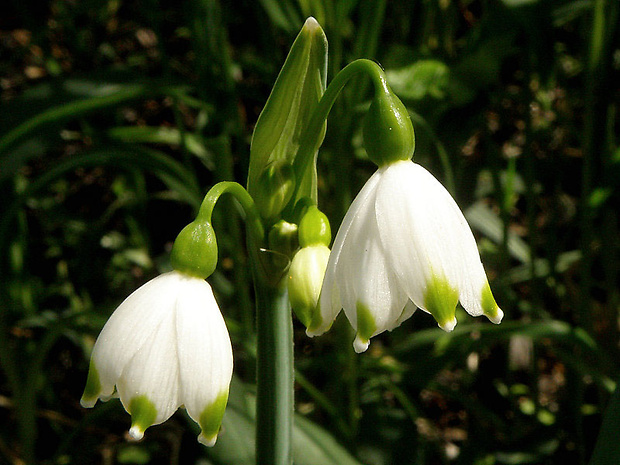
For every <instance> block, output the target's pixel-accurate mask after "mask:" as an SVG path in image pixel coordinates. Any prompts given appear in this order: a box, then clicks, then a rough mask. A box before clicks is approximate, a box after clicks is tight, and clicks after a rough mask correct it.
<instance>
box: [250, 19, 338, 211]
mask: <svg viewBox="0 0 620 465" xmlns="http://www.w3.org/2000/svg"><path fill="white" fill-rule="evenodd" d="M326 82H327V38H326V37H325V33H324V32H323V29H321V26H320V25H319V24H318V23H317V22H316V20H315V19H314V18H309V19H308V20H307V21H306V23H305V24H304V26H303V28H302V29H301V32H300V33H299V35H298V36H297V38H296V39H295V42H294V43H293V46H292V47H291V50H290V52H289V54H288V57H287V58H286V61H285V63H284V66H283V67H282V69H281V71H280V74H279V75H278V78H277V80H276V83H275V85H274V87H273V90H272V91H271V95H270V96H269V99H268V100H267V103H266V104H265V107H264V108H263V111H262V112H261V114H260V116H259V118H258V121H257V123H256V127H255V129H254V134H253V135H252V145H251V148H250V168H249V173H248V192H249V193H250V195H251V196H252V197H253V198H254V200H255V202H256V205H257V207H258V209H259V211H260V212H261V214H263V215H264V214H265V213H267V214H268V215H269V216H268V217H265V218H273V217H275V216H276V215H277V214H278V213H279V212H278V211H277V210H278V208H281V209H283V208H285V207H286V205H281V203H282V202H274V201H273V199H272V198H271V194H269V193H267V194H266V192H267V191H268V190H270V189H272V188H273V186H272V185H271V186H262V185H261V183H263V182H265V179H266V178H265V173H266V172H267V171H266V170H267V169H268V167H270V166H272V165H273V166H277V167H278V169H279V170H285V169H286V168H283V167H292V166H293V162H294V160H295V156H296V154H297V150H298V148H299V143H300V137H301V135H302V132H303V130H304V129H305V128H306V127H307V125H308V122H309V120H310V117H311V115H312V113H313V112H314V109H315V108H316V107H317V104H318V102H319V100H320V98H321V96H322V95H323V93H324V92H325V87H326ZM324 136H325V126H324V127H323V131H321V134H320V137H319V138H318V140H316V141H314V143H315V147H316V149H315V150H313V151H312V152H311V154H312V156H314V157H316V151H317V150H318V147H319V146H320V144H321V142H322V141H323V137H324ZM282 179H283V181H284V182H286V183H288V182H289V180H288V179H287V176H283V178H282ZM292 179H293V180H294V182H295V183H298V184H299V186H298V187H299V188H298V189H297V196H296V199H290V198H289V199H288V200H289V201H292V202H295V200H297V199H300V198H302V197H310V198H312V199H313V200H315V201H316V198H317V193H316V165H315V163H311V164H309V168H307V169H306V170H305V172H304V173H294V176H292ZM267 180H268V181H269V182H270V184H273V180H274V179H273V178H270V177H269V176H268V177H267ZM276 189H280V188H279V187H277V186H276ZM288 189H289V188H288V187H285V189H284V191H285V192H288ZM294 191H295V189H293V191H291V193H292V192H294ZM275 207H277V208H275ZM280 211H281V210H280Z"/></svg>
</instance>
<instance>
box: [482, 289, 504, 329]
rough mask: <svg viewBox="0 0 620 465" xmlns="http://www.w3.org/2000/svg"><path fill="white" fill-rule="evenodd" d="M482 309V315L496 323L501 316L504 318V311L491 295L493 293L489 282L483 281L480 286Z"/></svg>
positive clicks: (499, 321)
mask: <svg viewBox="0 0 620 465" xmlns="http://www.w3.org/2000/svg"><path fill="white" fill-rule="evenodd" d="M481 303H482V311H483V313H484V315H485V316H486V317H487V318H488V319H489V320H490V321H491V322H493V323H495V324H496V325H498V324H500V323H501V322H502V318H504V312H503V311H502V309H501V308H499V305H497V302H495V298H494V297H493V293H492V292H491V286H489V283H488V282H486V283H484V286H483V287H482V302H481Z"/></svg>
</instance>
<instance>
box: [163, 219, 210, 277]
mask: <svg viewBox="0 0 620 465" xmlns="http://www.w3.org/2000/svg"><path fill="white" fill-rule="evenodd" d="M170 263H171V264H172V267H173V268H174V269H175V270H177V271H182V272H183V273H186V274H188V275H190V276H195V277H197V278H202V279H206V278H207V277H209V276H211V274H212V273H213V271H215V267H216V265H217V242H216V238H215V231H214V230H213V226H211V223H208V222H206V221H204V222H199V221H197V220H196V221H192V222H191V223H190V224H188V225H187V226H185V227H184V228H183V229H182V230H181V232H180V233H179V235H178V236H177V238H176V240H175V241H174V245H173V246H172V252H171V253H170Z"/></svg>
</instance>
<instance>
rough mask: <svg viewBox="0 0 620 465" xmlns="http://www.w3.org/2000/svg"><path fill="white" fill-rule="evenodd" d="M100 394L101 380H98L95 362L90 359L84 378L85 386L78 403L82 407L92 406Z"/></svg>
mask: <svg viewBox="0 0 620 465" xmlns="http://www.w3.org/2000/svg"><path fill="white" fill-rule="evenodd" d="M99 394H101V381H100V380H99V371H98V370H97V367H96V366H95V362H93V360H92V359H91V361H90V365H89V367H88V377H87V378H86V386H85V387H84V394H82V398H81V399H80V405H81V406H82V407H84V408H91V407H94V406H95V404H96V403H97V399H98V398H99Z"/></svg>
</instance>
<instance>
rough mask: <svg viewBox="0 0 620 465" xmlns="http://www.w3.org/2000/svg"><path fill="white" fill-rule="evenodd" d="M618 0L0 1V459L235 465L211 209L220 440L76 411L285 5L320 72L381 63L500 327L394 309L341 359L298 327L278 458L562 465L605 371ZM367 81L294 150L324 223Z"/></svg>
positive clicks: (194, 196)
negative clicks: (302, 148)
mask: <svg viewBox="0 0 620 465" xmlns="http://www.w3.org/2000/svg"><path fill="white" fill-rule="evenodd" d="M618 9H619V6H618V3H617V2H616V1H615V0H557V1H552V0H503V1H499V0H497V1H493V0H486V1H485V0H437V1H435V0H413V1H408V2H399V1H386V0H343V1H338V2H331V1H321V0H305V1H302V0H297V1H295V0H282V1H276V0H260V1H250V0H235V1H231V2H218V1H217V0H186V1H183V2H173V1H167V0H161V1H157V0H144V1H130V0H79V1H78V0H50V1H47V2H44V1H37V0H9V1H6V2H4V3H3V6H2V14H0V208H1V210H0V250H1V251H2V252H1V255H0V366H1V370H0V463H12V464H21V463H43V464H85V463H93V464H95V463H101V464H112V463H124V464H140V463H214V464H246V463H253V462H252V448H253V445H252V444H253V432H252V427H253V419H252V418H253V383H254V357H255V345H254V337H253V334H254V311H253V306H252V302H253V293H252V285H251V282H250V280H249V277H248V273H247V270H246V267H245V262H246V256H245V252H244V249H243V247H242V244H243V243H244V240H243V236H244V232H243V224H242V221H241V220H240V218H239V217H238V216H237V214H236V213H234V211H235V210H234V209H233V208H231V207H232V203H229V205H228V206H226V205H222V207H221V208H218V209H217V210H216V218H215V226H216V231H217V233H218V241H219V244H220V249H221V250H220V254H221V255H220V262H219V265H218V270H217V272H216V274H215V275H214V276H213V279H211V283H212V285H213V287H214V289H215V290H216V295H217V297H218V300H219V302H220V304H221V307H222V309H223V313H224V314H225V317H226V320H227V323H228V325H229V329H230V332H231V336H232V339H233V345H234V348H235V363H236V367H235V380H234V382H233V388H232V393H231V402H230V406H229V408H228V411H227V415H226V419H225V423H224V429H223V432H222V435H221V439H220V441H219V443H218V445H217V446H216V447H215V448H214V449H210V450H207V449H205V448H203V447H202V446H200V445H199V444H197V443H196V440H195V431H193V430H192V428H193V426H192V422H191V421H189V420H188V419H187V418H186V416H185V415H184V414H183V413H182V412H180V413H177V414H176V415H175V416H174V417H173V418H172V419H171V420H170V421H168V422H166V423H165V424H164V425H161V426H157V427H153V428H151V429H149V430H148V432H147V435H146V438H145V440H144V441H142V442H140V443H137V444H135V443H128V442H126V433H125V431H126V430H127V428H128V424H129V416H128V415H127V414H126V413H125V412H124V411H123V409H122V407H121V406H120V403H119V402H118V401H110V402H108V403H104V404H98V405H97V406H96V407H95V408H94V409H92V410H85V409H82V408H81V407H80V405H79V402H78V400H79V398H80V396H81V391H82V389H83V386H84V382H85V377H86V371H87V365H88V357H89V354H90V349H91V348H92V344H93V342H94V339H95V337H96V336H97V334H98V332H99V331H100V329H101V327H102V326H103V324H104V322H105V321H106V319H107V317H108V316H109V315H110V314H111V312H112V311H113V310H114V308H115V307H116V305H118V303H119V302H120V301H121V300H122V299H123V298H124V297H125V296H126V295H127V294H128V293H130V292H131V291H132V290H133V289H135V288H136V287H137V286H139V285H140V284H142V283H144V282H145V281H146V280H148V279H150V278H151V277H153V276H155V275H157V274H158V273H160V272H162V271H166V270H168V269H169V262H168V253H169V251H170V246H171V243H172V241H173V240H174V238H175V236H176V234H177V233H178V231H179V230H180V229H181V228H182V227H183V226H184V225H185V224H186V223H188V222H189V221H191V219H192V217H193V214H194V212H195V209H196V208H197V206H198V205H199V203H200V201H201V199H202V196H203V195H204V193H205V192H206V190H207V189H208V188H209V187H210V186H211V185H213V184H214V183H215V182H217V181H221V180H236V181H239V182H241V183H245V179H246V175H247V166H248V153H249V144H250V140H251V133H252V128H253V125H254V124H255V122H256V119H257V117H258V115H259V113H260V111H261V109H262V106H263V105H264V103H265V101H266V99H267V97H268V95H269V91H270V89H271V86H272V85H273V83H274V81H275V78H276V76H277V73H278V70H279V68H280V66H281V65H282V63H283V61H284V58H285V57H286V54H287V52H288V48H289V47H290V45H291V43H292V40H293V39H294V37H295V35H296V34H297V32H298V31H299V29H300V27H301V25H302V24H303V21H304V19H305V18H306V17H307V16H310V15H313V16H315V17H316V18H317V19H318V20H319V22H320V23H321V24H322V26H323V27H324V29H325V31H326V34H327V37H328V39H329V43H330V57H329V76H330V79H331V77H333V76H334V74H335V73H336V72H337V71H338V70H339V69H341V68H342V67H343V66H344V65H345V64H347V63H348V62H350V61H352V60H353V59H356V58H371V59H376V60H378V61H379V62H380V63H381V64H382V65H383V66H384V67H385V69H386V71H387V74H388V78H389V80H390V82H391V84H392V87H393V89H394V90H395V92H396V93H397V94H398V95H399V96H400V97H401V98H402V99H403V101H404V102H405V103H406V105H407V106H408V108H409V110H410V111H411V115H412V119H413V121H414V126H415V128H416V136H417V149H416V154H415V157H414V159H415V160H416V161H417V162H419V163H421V164H423V165H424V166H425V167H427V168H428V169H429V170H431V171H432V172H433V173H434V174H435V175H436V176H437V177H438V178H439V179H440V180H441V181H442V182H443V183H444V184H445V185H446V186H447V187H448V188H449V190H450V191H451V192H452V193H453V195H454V196H455V198H456V199H457V201H458V203H459V205H461V207H462V208H463V210H464V211H465V213H466V216H467V217H468V220H469V221H470V224H471V225H472V228H473V229H474V231H475V233H476V235H477V237H478V242H479V246H480V250H481V254H482V258H483V262H484V264H485V267H486V269H487V272H488V274H489V277H490V280H491V286H492V288H493V289H494V292H495V294H496V297H497V300H498V302H499V303H500V305H501V306H502V308H503V309H504V311H505V313H506V318H505V320H504V322H503V323H502V324H501V325H500V326H494V325H490V324H489V323H488V322H486V321H481V320H479V319H472V318H470V317H468V316H466V315H465V313H464V312H463V311H462V310H459V313H458V315H457V316H458V317H459V325H458V326H457V329H456V330H455V331H454V332H453V333H451V334H446V333H443V332H441V331H440V330H439V329H437V328H436V326H435V324H434V323H433V321H432V319H431V318H430V317H429V316H428V315H425V314H423V313H421V312H420V313H417V314H416V315H414V317H412V318H411V319H410V320H408V321H407V322H406V323H405V324H403V325H402V326H401V327H400V328H398V329H397V330H395V331H394V332H392V333H388V334H384V335H381V336H379V337H376V338H375V339H373V343H372V345H371V348H370V350H369V351H368V352H367V353H365V354H363V355H356V354H355V353H354V352H353V350H352V347H351V341H352V334H351V330H350V328H349V327H348V324H347V323H346V321H344V319H343V318H340V319H339V320H338V321H337V323H336V324H335V326H334V328H333V329H332V330H331V331H330V332H329V333H328V334H327V335H325V336H322V337H320V338H315V339H312V340H310V339H307V338H306V337H305V335H304V333H303V330H302V327H301V325H300V324H298V323H297V322H296V327H295V330H296V346H295V347H296V349H295V350H296V360H297V364H296V367H297V377H296V380H297V384H296V405H297V412H298V423H297V427H296V432H295V434H296V443H295V448H296V449H295V454H296V463H299V464H305V463H308V464H310V463H322V464H323V463H325V464H329V463H333V464H349V463H350V464H355V463H363V464H368V465H382V464H419V465H422V464H463V465H465V464H467V465H469V464H476V465H494V464H498V465H499V464H502V465H504V464H505V465H509V464H526V463H530V464H556V463H557V464H560V463H570V464H585V463H587V462H588V461H589V459H590V457H591V455H592V452H593V449H594V445H595V441H596V438H597V436H598V433H599V429H600V425H601V422H602V417H603V413H604V411H605V408H606V406H607V405H608V401H609V398H610V394H611V393H612V392H613V390H614V388H615V382H616V379H617V375H618V367H619V365H618V356H619V353H618V342H619V334H618V310H619V304H620V293H619V291H618V273H619V271H620V265H619V263H620V261H619V260H618V259H619V235H618V229H619V222H618V201H619V199H618V192H620V191H619V190H618V184H619V181H618V179H619V177H618V175H619V174H620V171H619V164H618V163H619V160H620V151H619V149H618V136H619V130H618V123H619V121H618V114H617V110H618V97H619V87H618V84H617V83H618V82H620V81H619V79H620V75H619V74H620V73H619V70H620V48H619V41H618ZM370 91H371V89H370V86H369V83H368V82H367V81H365V80H364V79H359V80H357V81H355V82H352V83H351V84H350V85H349V86H348V88H347V89H346V90H345V92H344V93H343V94H342V96H341V97H340V100H339V101H338V102H337V105H336V106H335V108H334V110H333V111H332V114H331V116H330V119H329V124H328V133H327V137H326V140H325V143H324V145H323V147H322V149H321V153H320V156H319V190H320V192H319V196H320V198H319V202H320V206H321V208H322V209H323V210H324V211H326V212H327V214H328V216H329V217H330V220H331V221H332V229H333V230H334V231H335V230H336V229H337V225H338V224H339V222H340V220H341V218H342V216H343V215H344V212H345V211H346V208H347V207H348V205H349V203H350V201H351V199H352V198H353V197H354V196H355V194H356V193H357V191H358V190H359V188H360V187H361V185H362V184H363V182H364V181H365V180H366V179H367V178H368V176H369V175H370V174H371V173H372V171H373V166H372V164H371V163H370V162H369V161H368V160H367V159H366V155H365V153H364V150H363V147H362V145H361V136H360V120H361V118H362V117H363V114H364V111H365V108H366V106H367V99H368V96H369V92H370ZM225 202H226V201H224V202H223V203H225ZM609 428H610V429H608V434H609V432H611V434H610V435H609V436H608V437H611V438H614V437H616V438H617V435H614V434H613V432H617V429H614V428H615V425H613V423H610V425H609ZM599 456H600V454H599ZM610 460H611V461H608V462H606V463H618V460H615V461H613V459H610ZM597 463H605V462H597Z"/></svg>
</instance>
